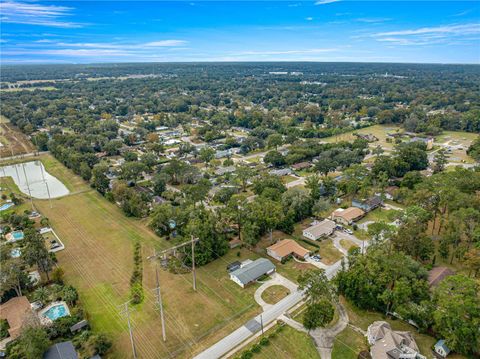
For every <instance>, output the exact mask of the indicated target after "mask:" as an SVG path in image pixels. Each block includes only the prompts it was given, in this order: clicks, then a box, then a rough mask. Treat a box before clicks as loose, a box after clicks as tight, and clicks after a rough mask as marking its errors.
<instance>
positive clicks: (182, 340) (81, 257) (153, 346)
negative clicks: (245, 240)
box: [34, 156, 260, 358]
mask: <svg viewBox="0 0 480 359" xmlns="http://www.w3.org/2000/svg"><path fill="white" fill-rule="evenodd" d="M42 161H43V162H44V165H45V167H46V168H47V171H48V172H49V173H51V174H52V175H54V176H56V177H57V178H59V179H60V180H62V181H63V182H64V183H65V184H66V185H67V187H68V188H69V190H71V191H72V194H71V195H69V196H66V197H63V198H59V199H55V200H52V203H53V208H50V206H49V204H48V201H42V200H35V201H34V203H35V206H36V207H37V208H38V210H39V211H40V212H41V213H42V214H43V215H44V216H46V217H48V218H49V219H50V223H51V226H52V227H53V228H54V230H55V231H56V233H57V234H58V236H59V237H60V238H61V239H62V241H63V243H64V244H65V247H66V249H65V250H64V251H61V252H59V253H58V254H57V257H58V260H59V264H60V265H61V266H62V268H63V269H64V271H65V277H66V281H67V282H68V283H71V284H72V285H74V286H75V287H76V288H77V289H78V291H79V293H80V300H81V302H82V304H83V306H84V307H85V309H86V311H87V312H88V313H89V321H90V322H91V324H92V326H93V328H94V329H95V330H99V331H102V332H105V333H107V334H109V336H110V337H111V338H112V339H113V341H114V350H113V352H112V354H111V355H110V356H109V357H111V358H129V357H130V356H131V354H130V353H131V351H130V342H129V337H128V331H127V325H126V319H125V318H124V317H122V315H121V314H120V311H121V307H120V305H121V304H122V303H124V302H125V301H127V300H129V281H130V276H131V274H132V269H133V242H134V241H137V240H138V241H139V242H140V243H142V252H143V256H144V269H143V270H144V273H143V278H144V279H143V287H144V293H145V300H144V302H143V303H142V304H141V305H138V306H135V307H133V308H132V309H133V310H132V313H131V319H132V323H133V328H134V337H135V342H136V346H137V351H138V353H139V356H140V357H142V358H168V357H173V356H176V357H181V358H189V357H192V356H193V355H194V354H195V353H197V352H199V351H200V350H201V349H204V348H205V347H207V346H208V345H211V344H213V342H215V341H217V340H219V339H220V338H222V337H223V336H225V335H226V334H228V333H229V332H230V331H232V330H234V329H236V328H237V327H239V326H240V325H242V324H243V323H244V322H246V321H247V320H248V319H250V318H251V317H252V316H253V315H255V314H257V313H259V312H260V308H259V306H258V305H257V304H256V303H255V301H254V298H253V293H254V291H255V289H256V287H257V286H255V285H254V286H251V287H248V288H246V289H242V288H241V287H239V286H238V285H236V284H235V283H234V282H232V281H231V280H229V277H228V275H227V271H226V265H227V264H228V263H230V262H232V261H235V260H238V259H240V260H242V259H246V258H251V257H252V253H251V252H249V251H247V250H240V251H237V250H235V251H231V252H230V253H228V254H227V255H226V256H224V257H222V258H221V259H219V260H217V261H215V262H212V263H210V264H209V265H207V266H205V267H201V268H198V270H197V286H198V289H197V292H196V293H195V292H194V291H193V289H192V276H191V274H185V275H174V274H171V273H168V272H166V271H163V270H160V283H161V286H162V297H163V303H164V309H165V316H166V327H167V342H166V343H163V341H162V339H161V329H160V328H161V324H160V319H159V315H158V312H157V309H156V305H155V298H154V292H153V289H154V288H155V265H154V263H152V262H151V261H148V260H147V259H146V258H147V256H149V255H151V254H152V253H153V250H154V248H157V249H162V248H166V247H168V246H170V244H169V243H168V242H166V241H164V240H161V239H160V238H158V237H157V236H155V235H154V234H153V233H152V232H151V231H150V230H149V229H148V228H147V227H146V223H145V222H144V221H141V220H136V219H131V218H127V217H126V216H125V215H124V214H123V213H122V212H121V211H120V209H119V208H117V207H116V206H115V205H114V204H112V203H110V202H108V201H106V200H105V199H104V198H103V197H101V196H100V195H99V194H98V193H97V192H96V191H94V190H93V189H91V188H90V187H89V186H88V185H87V184H85V183H84V182H83V181H82V180H81V179H80V178H79V177H77V176H75V175H73V174H72V173H71V172H70V171H69V170H68V169H66V168H65V167H63V165H61V164H60V163H58V162H57V161H56V160H55V159H54V158H53V157H50V156H46V157H42ZM237 252H239V254H240V256H237ZM199 341H201V344H199Z"/></svg>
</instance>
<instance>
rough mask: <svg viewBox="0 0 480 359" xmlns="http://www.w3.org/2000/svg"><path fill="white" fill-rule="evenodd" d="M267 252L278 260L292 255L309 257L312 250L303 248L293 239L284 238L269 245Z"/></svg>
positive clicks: (303, 257) (302, 257)
mask: <svg viewBox="0 0 480 359" xmlns="http://www.w3.org/2000/svg"><path fill="white" fill-rule="evenodd" d="M267 254H268V255H269V256H270V257H273V258H275V259H276V260H278V261H282V260H283V259H284V258H288V257H289V256H291V255H293V256H295V257H297V258H300V259H306V258H308V255H309V254H310V251H308V250H307V249H305V248H303V247H302V246H301V245H300V244H298V243H297V242H295V241H294V240H293V239H283V240H281V241H278V242H277V243H275V244H274V245H272V246H270V247H268V248H267Z"/></svg>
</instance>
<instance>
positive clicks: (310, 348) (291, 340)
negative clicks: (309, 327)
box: [246, 325, 340, 359]
mask: <svg viewBox="0 0 480 359" xmlns="http://www.w3.org/2000/svg"><path fill="white" fill-rule="evenodd" d="M274 328H277V327H274ZM270 332H272V330H269V331H267V332H266V334H270ZM246 348H251V346H247V347H246ZM253 358H254V359H272V358H275V359H292V358H295V359H317V358H318V359H319V358H320V355H319V354H318V351H317V349H316V347H315V343H314V341H313V339H312V338H311V337H310V336H309V335H308V334H306V333H302V332H299V331H298V330H295V329H293V328H291V327H289V326H288V325H285V326H284V327H283V329H282V330H281V331H280V332H279V333H277V334H276V335H275V337H274V338H272V339H270V343H269V344H268V345H267V346H262V350H261V351H260V352H259V353H255V354H254V355H253ZM339 359H340V358H339Z"/></svg>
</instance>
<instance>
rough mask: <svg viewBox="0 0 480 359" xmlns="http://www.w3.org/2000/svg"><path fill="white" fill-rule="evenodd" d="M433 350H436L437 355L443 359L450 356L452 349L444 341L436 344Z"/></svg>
mask: <svg viewBox="0 0 480 359" xmlns="http://www.w3.org/2000/svg"><path fill="white" fill-rule="evenodd" d="M433 349H434V350H435V353H436V354H437V355H439V356H440V357H442V358H446V357H447V355H448V354H450V348H449V347H447V344H445V340H443V339H441V340H439V341H438V342H436V343H435V345H434V347H433Z"/></svg>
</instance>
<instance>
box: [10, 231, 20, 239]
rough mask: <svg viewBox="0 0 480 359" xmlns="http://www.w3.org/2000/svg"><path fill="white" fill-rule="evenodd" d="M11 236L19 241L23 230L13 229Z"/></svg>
mask: <svg viewBox="0 0 480 359" xmlns="http://www.w3.org/2000/svg"><path fill="white" fill-rule="evenodd" d="M12 238H13V239H15V240H17V241H19V240H20V239H23V232H22V231H14V232H12Z"/></svg>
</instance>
